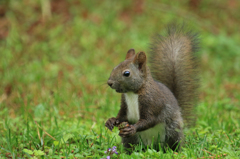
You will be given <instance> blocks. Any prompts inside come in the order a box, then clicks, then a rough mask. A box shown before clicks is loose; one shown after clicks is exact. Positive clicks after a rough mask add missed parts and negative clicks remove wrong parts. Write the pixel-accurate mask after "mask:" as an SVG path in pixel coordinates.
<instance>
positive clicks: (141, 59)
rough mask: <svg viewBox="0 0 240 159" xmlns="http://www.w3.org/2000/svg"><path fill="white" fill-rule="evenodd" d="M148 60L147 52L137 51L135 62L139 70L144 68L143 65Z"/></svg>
mask: <svg viewBox="0 0 240 159" xmlns="http://www.w3.org/2000/svg"><path fill="white" fill-rule="evenodd" d="M146 61H147V56H146V54H145V52H143V51H142V52H139V53H137V55H136V56H135V58H134V60H133V63H134V64H135V65H137V66H138V69H139V70H142V69H143V65H144V64H146Z"/></svg>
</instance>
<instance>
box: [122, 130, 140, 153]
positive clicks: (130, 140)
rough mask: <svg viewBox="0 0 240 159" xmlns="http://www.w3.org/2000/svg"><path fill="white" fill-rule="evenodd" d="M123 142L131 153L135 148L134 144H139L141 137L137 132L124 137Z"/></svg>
mask: <svg viewBox="0 0 240 159" xmlns="http://www.w3.org/2000/svg"><path fill="white" fill-rule="evenodd" d="M122 143H123V146H124V149H125V150H126V151H127V153H128V154H131V153H132V151H133V150H134V146H136V145H137V144H139V137H138V135H137V134H135V135H133V136H131V137H122Z"/></svg>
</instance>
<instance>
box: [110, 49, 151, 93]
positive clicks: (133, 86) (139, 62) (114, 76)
mask: <svg viewBox="0 0 240 159" xmlns="http://www.w3.org/2000/svg"><path fill="white" fill-rule="evenodd" d="M146 61H147V57H146V54H145V53H144V52H139V53H137V54H136V55H135V50H134V49H130V50H129V51H128V52H127V55H126V58H125V61H123V62H121V63H120V64H119V65H118V66H116V67H115V68H114V69H113V70H112V73H111V75H110V77H109V79H108V82H107V83H108V85H109V86H110V87H111V88H112V89H115V90H116V92H119V93H127V92H137V91H138V90H139V89H140V88H141V87H142V85H143V83H144V82H145V79H146V76H147V72H146V71H147V68H146V67H147V66H146Z"/></svg>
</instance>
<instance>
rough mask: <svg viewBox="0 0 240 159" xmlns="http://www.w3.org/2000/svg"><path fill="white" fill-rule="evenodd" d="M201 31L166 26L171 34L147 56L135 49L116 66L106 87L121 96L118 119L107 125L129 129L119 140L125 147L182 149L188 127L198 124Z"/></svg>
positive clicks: (156, 41) (160, 39)
mask: <svg viewBox="0 0 240 159" xmlns="http://www.w3.org/2000/svg"><path fill="white" fill-rule="evenodd" d="M198 44H199V38H198V33H194V32H192V31H191V30H188V29H187V28H186V27H185V26H184V25H177V24H172V25H168V27H167V36H162V35H157V36H156V37H155V38H154V39H153V43H152V44H151V50H150V52H149V61H148V62H149V64H150V66H149V67H148V66H147V56H146V54H145V52H143V51H141V52H138V53H137V54H135V50H134V49H130V50H129V51H128V52H127V55H126V58H125V60H124V61H123V62H121V63H120V64H119V65H118V66H116V67H115V68H114V69H113V70H112V72H111V75H110V77H109V79H108V81H107V84H108V85H109V86H110V87H111V88H112V89H114V90H115V91H116V92H118V93H122V96H121V107H120V110H119V112H118V115H117V117H112V118H110V119H108V120H107V121H106V123H105V126H106V127H107V128H108V129H109V130H112V129H113V128H114V126H118V125H119V124H120V123H122V122H128V123H129V126H127V127H124V128H123V129H121V131H120V133H119V136H121V137H122V143H123V146H124V147H125V148H131V145H137V144H140V142H141V143H143V145H145V146H147V145H149V146H152V145H153V146H154V148H155V149H157V150H159V149H160V147H161V148H163V149H165V148H171V149H172V150H173V151H178V150H180V148H181V145H182V143H183V139H184V135H183V123H184V125H190V124H191V123H193V122H194V120H195V119H194V116H193V114H194V113H193V110H194V106H195V105H196V103H195V102H196V99H197V95H198V94H197V88H198V85H199V82H198V76H197V74H198V72H197V66H198V65H197V63H198V60H197V58H196V57H197V56H196V52H197V51H198V48H199V46H198Z"/></svg>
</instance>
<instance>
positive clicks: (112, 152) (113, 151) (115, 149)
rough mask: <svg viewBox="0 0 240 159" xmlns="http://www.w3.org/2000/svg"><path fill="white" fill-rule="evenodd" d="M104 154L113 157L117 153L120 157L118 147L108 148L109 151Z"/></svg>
mask: <svg viewBox="0 0 240 159" xmlns="http://www.w3.org/2000/svg"><path fill="white" fill-rule="evenodd" d="M104 153H106V154H110V155H113V154H114V153H115V154H117V155H118V152H117V147H116V146H113V147H112V148H108V149H107V151H105V152H104ZM108 157H110V156H108Z"/></svg>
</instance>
